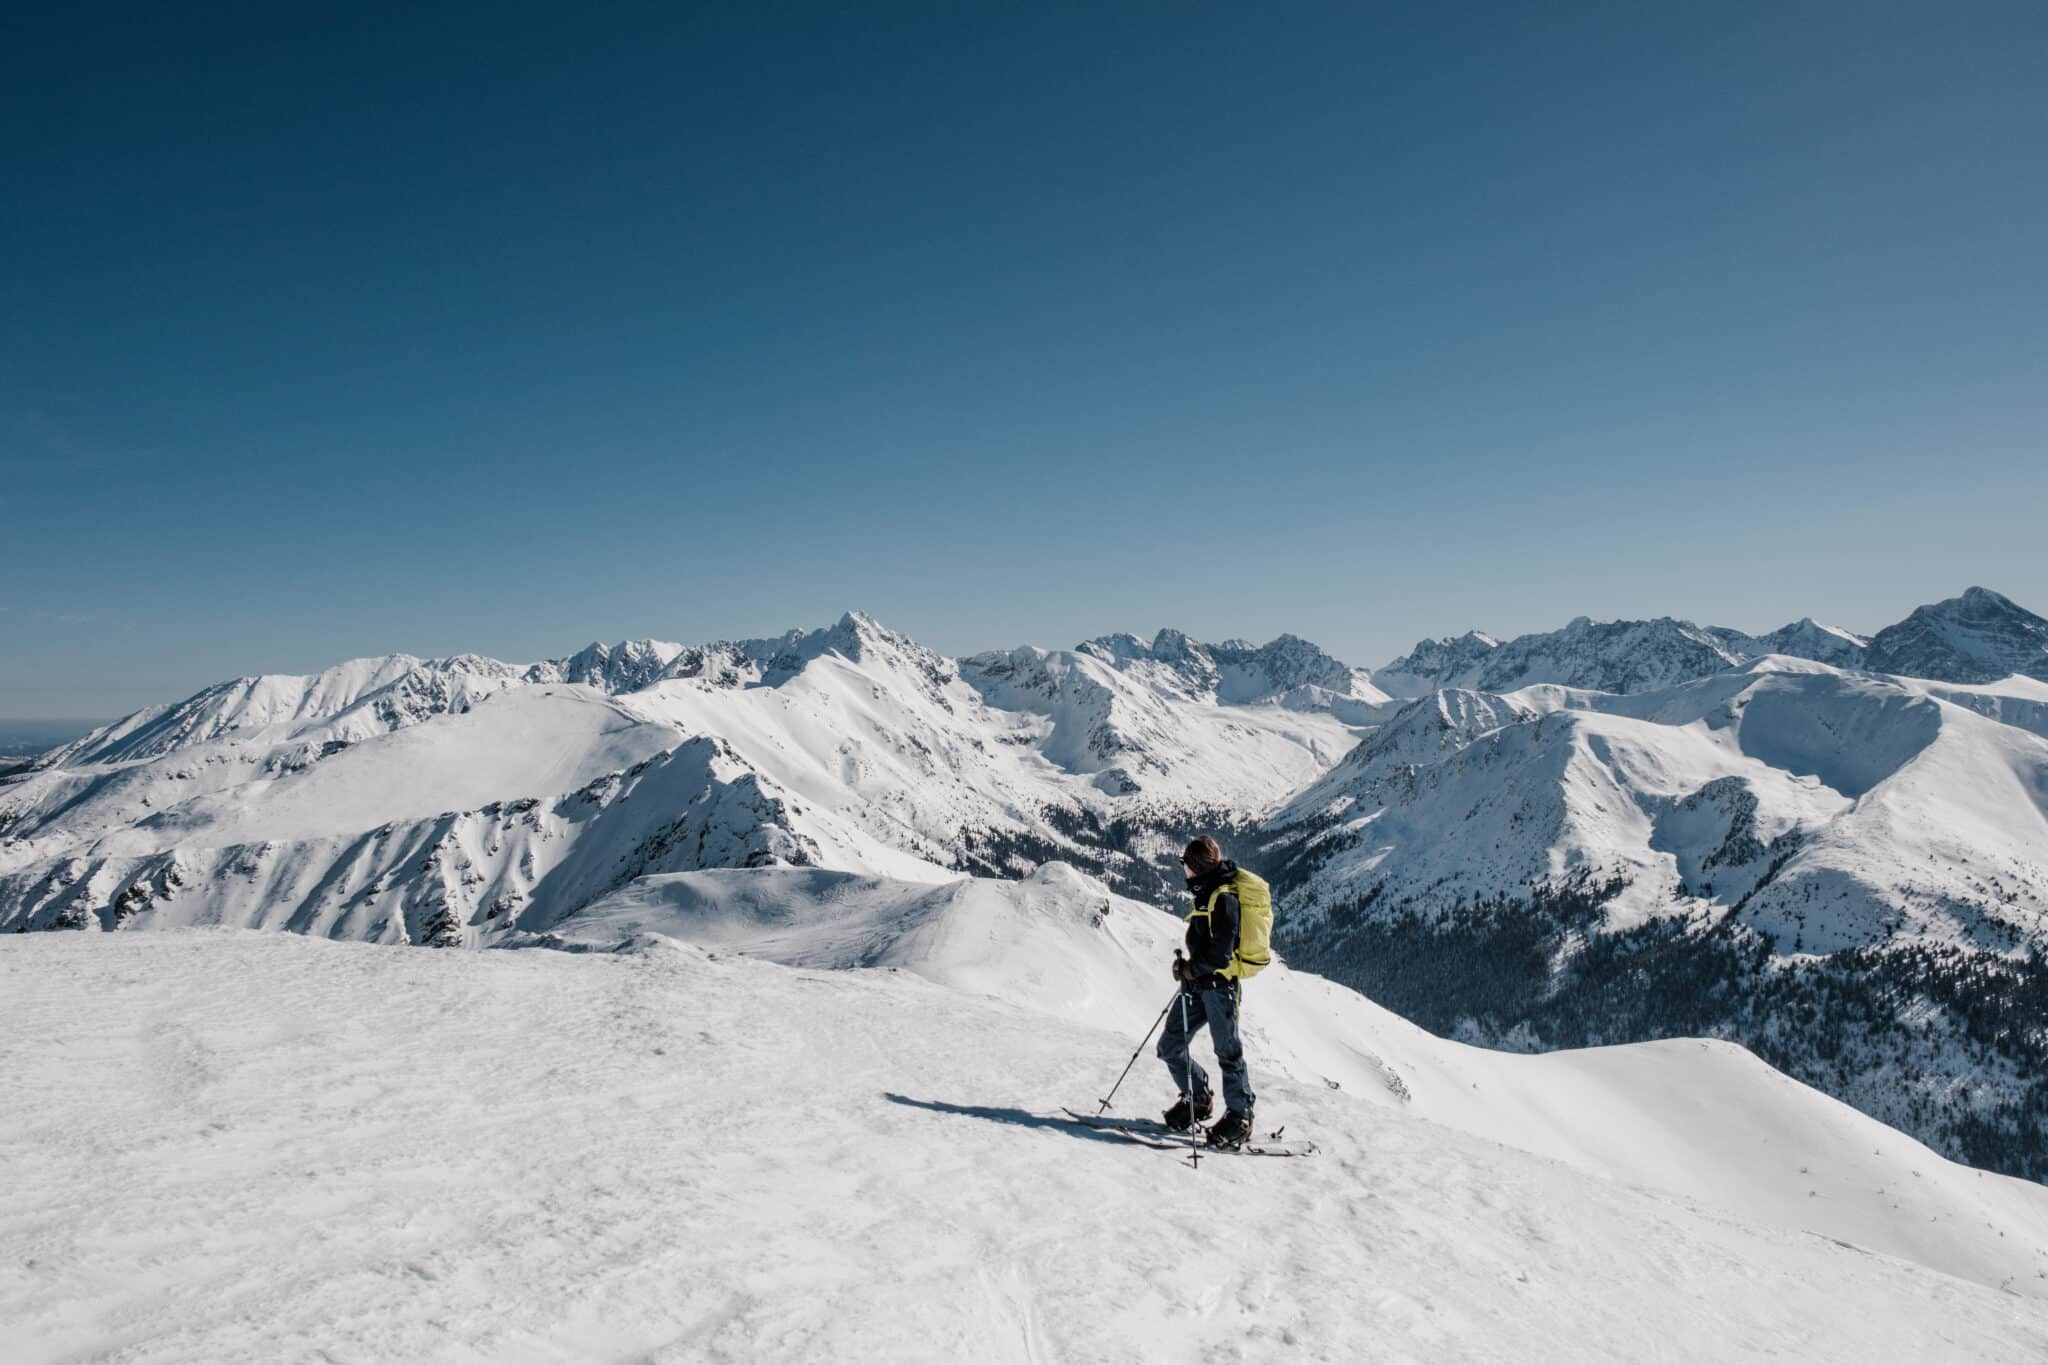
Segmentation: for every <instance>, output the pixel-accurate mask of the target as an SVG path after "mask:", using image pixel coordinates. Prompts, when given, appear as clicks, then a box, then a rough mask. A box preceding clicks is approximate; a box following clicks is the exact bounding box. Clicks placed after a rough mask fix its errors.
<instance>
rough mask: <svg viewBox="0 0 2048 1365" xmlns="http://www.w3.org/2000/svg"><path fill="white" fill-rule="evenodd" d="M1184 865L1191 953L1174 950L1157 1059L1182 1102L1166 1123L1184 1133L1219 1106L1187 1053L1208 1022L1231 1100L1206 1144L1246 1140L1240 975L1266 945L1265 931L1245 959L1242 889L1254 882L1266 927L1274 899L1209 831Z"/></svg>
mask: <svg viewBox="0 0 2048 1365" xmlns="http://www.w3.org/2000/svg"><path fill="white" fill-rule="evenodd" d="M1180 865H1181V870H1182V871H1183V872H1185V873H1186V874H1187V883H1188V890H1189V891H1190V892H1191V893H1193V895H1194V898H1195V904H1194V908H1193V909H1192V910H1190V911H1189V912H1188V914H1187V924H1188V932H1187V958H1186V959H1185V960H1183V959H1182V958H1181V957H1180V956H1179V955H1178V954H1176V955H1175V956H1174V959H1173V976H1174V980H1176V981H1178V982H1180V998H1179V999H1178V1000H1176V1001H1175V1002H1174V1003H1173V1004H1172V1005H1170V1006H1168V1007H1167V1011H1166V1027H1165V1029H1164V1030H1163V1031H1162V1032H1161V1033H1160V1035H1159V1057H1160V1060H1162V1061H1164V1062H1165V1063H1166V1069H1167V1070H1168V1071H1170V1072H1172V1073H1173V1083H1174V1084H1175V1085H1177V1086H1179V1087H1180V1101H1179V1103H1177V1104H1175V1105H1174V1106H1173V1108H1171V1109H1169V1110H1167V1111H1166V1124H1167V1126H1168V1127H1169V1128H1172V1129H1173V1130H1174V1131H1176V1132H1182V1133H1184V1132H1186V1131H1188V1130H1189V1129H1190V1128H1192V1127H1193V1126H1194V1125H1196V1124H1197V1123H1202V1122H1206V1121H1207V1119H1208V1117H1209V1115H1210V1114H1211V1113H1213V1112H1214V1111H1215V1106H1216V1099H1215V1095H1214V1093H1213V1092H1212V1091H1211V1090H1210V1089H1209V1077H1208V1074H1207V1073H1206V1072H1204V1071H1203V1070H1202V1066H1201V1063H1199V1062H1197V1061H1195V1059H1194V1058H1193V1057H1191V1056H1189V1055H1188V1044H1189V1043H1190V1042H1191V1041H1192V1040H1193V1037H1194V1032H1195V1030H1197V1029H1199V1028H1201V1027H1202V1026H1203V1025H1204V1024H1207V1025H1208V1026H1209V1041H1210V1042H1212V1043H1214V1044H1215V1047H1216V1061H1217V1063H1218V1064H1219V1065H1221V1067H1222V1068H1223V1102H1224V1104H1225V1105H1226V1106H1227V1109H1226V1111H1225V1113H1224V1115H1223V1118H1222V1119H1221V1121H1219V1122H1218V1123H1217V1124H1216V1126H1215V1127H1214V1128H1211V1129H1210V1130H1209V1145H1210V1146H1212V1147H1241V1146H1243V1145H1244V1141H1245V1139H1246V1138H1248V1137H1250V1136H1251V1133H1252V1084H1251V1075H1250V1073H1249V1072H1248V1071H1247V1070H1246V1068H1245V1064H1244V1040H1243V1039H1242V1038H1240V1037H1239V1036H1238V1028H1237V1016H1238V1000H1239V997H1240V994H1241V988H1242V983H1243V977H1245V976H1247V975H1250V974H1251V973H1252V972H1256V971H1257V970H1258V969H1259V968H1261V967H1263V966H1265V965H1266V964H1265V958H1266V956H1267V952H1266V947H1265V941H1264V935H1263V934H1260V935H1258V936H1257V937H1258V940H1259V941H1258V944H1257V948H1256V960H1255V961H1252V962H1250V963H1248V962H1247V960H1246V959H1245V958H1244V957H1243V956H1241V955H1240V953H1239V951H1238V950H1239V946H1240V944H1239V933H1238V931H1239V919H1240V916H1241V915H1243V913H1244V907H1243V905H1242V903H1241V900H1242V899H1243V898H1241V897H1240V896H1239V894H1238V892H1239V890H1240V889H1241V888H1242V887H1245V886H1253V887H1255V888H1256V890H1255V891H1253V892H1250V893H1248V894H1250V895H1254V896H1256V897H1257V899H1258V900H1259V902H1260V905H1261V907H1262V909H1263V911H1264V920H1265V923H1264V925H1263V926H1262V927H1263V928H1264V929H1266V930H1267V931H1268V932H1270V927H1271V924H1272V913H1271V912H1272V900H1271V898H1270V896H1269V895H1268V894H1267V892H1266V884H1265V883H1264V882H1262V881H1260V880H1259V879H1258V878H1257V877H1254V876H1252V875H1251V874H1250V873H1243V874H1240V873H1239V871H1238V867H1237V864H1236V863H1233V862H1229V861H1227V860H1226V859H1225V858H1224V857H1223V850H1222V849H1220V848H1218V847H1217V846H1216V841H1215V840H1214V839H1212V838H1210V837H1209V836H1208V835H1206V834H1205V835H1203V836H1202V837H1201V838H1199V839H1197V840H1195V841H1194V842H1193V843H1191V844H1189V845H1188V846H1187V849H1186V851H1185V852H1183V853H1182V854H1181V859H1180Z"/></svg>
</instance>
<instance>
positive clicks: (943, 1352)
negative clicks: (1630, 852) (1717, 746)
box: [0, 933, 2048, 1365]
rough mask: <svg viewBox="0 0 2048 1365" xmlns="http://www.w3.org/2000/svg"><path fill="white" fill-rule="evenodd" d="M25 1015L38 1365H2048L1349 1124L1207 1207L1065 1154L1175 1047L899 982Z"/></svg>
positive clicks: (1631, 1197)
mask: <svg viewBox="0 0 2048 1365" xmlns="http://www.w3.org/2000/svg"><path fill="white" fill-rule="evenodd" d="M0 981H4V991H5V995H6V998H7V999H8V1000H9V1002H10V1019H11V1022H13V1024H14V1025H15V1027H13V1028H10V1029H9V1030H8V1031H7V1032H6V1033H5V1035H4V1036H0V1066H4V1069H5V1072H6V1074H7V1075H8V1076H9V1077H10V1080H11V1087H10V1089H11V1093H10V1103H9V1104H8V1105H7V1106H6V1107H5V1108H4V1109H0V1160H4V1162H5V1164H6V1168H7V1170H8V1171H9V1173H10V1176H11V1177H12V1178H11V1179H10V1180H9V1181H8V1182H6V1185H5V1188H4V1189H0V1256H4V1257H5V1258H6V1262H7V1264H8V1265H9V1266H10V1268H11V1273H10V1274H9V1275H8V1276H7V1277H5V1279H4V1280H0V1322H4V1323H5V1324H6V1327H7V1340H8V1354H9V1358H10V1360H13V1361H19V1362H22V1365H35V1363H36V1362H44V1361H56V1360H62V1359H79V1358H93V1359H104V1360H109V1361H120V1362H134V1363H136V1365H140V1363H142V1362H162V1361H199V1360H204V1361H208V1362H233V1361H272V1360H281V1359H306V1358H319V1357H323V1356H324V1357H331V1358H336V1359H382V1360H416V1361H474V1360H494V1361H506V1360H562V1359H593V1358H608V1359H624V1358H631V1359H644V1360H653V1361H685V1360H687V1361H698V1360H748V1361H754V1360H772V1361H798V1360H821V1359H834V1360H867V1359H875V1360H919V1361H923V1360H930V1361H957V1360H961V1359H977V1360H1018V1361H1024V1360H1071V1361H1119V1362H1121V1361H1194V1360H1216V1359H1218V1358H1225V1359H1245V1360H1267V1359H1311V1360H1314V1359H1321V1360H1360V1359H1395V1360H1409V1361H1465V1360H1473V1359H1501V1360H1517V1361H1553V1360H1554V1361H1569V1362H1573V1363H1574V1365H1577V1362H1585V1361H1641V1360H1648V1359H1657V1360H1667V1361H1714V1362H1724V1361H1729V1360H1748V1359H1765V1358H1774V1359H1783V1358H1788V1357H1796V1358H1798V1359H1801V1360H1808V1361H1837V1360H1838V1361H1859V1362H1860V1361H1867V1360H1875V1359H1911V1360H1916V1361H1983V1362H2002V1361H2015V1362H2017V1361H2030V1360H2037V1359H2039V1358H2040V1357H2041V1355H2042V1353H2043V1352H2044V1351H2048V1309H2044V1307H2043V1306H2042V1305H2041V1304H2040V1303H2039V1302H2037V1301H2030V1300H2026V1299H2018V1298H2014V1297H2012V1296H2011V1295H2009V1294H2001V1293H1999V1292H1997V1291H1995V1290H1992V1289H1987V1288H1984V1287H1983V1286H1981V1285H1978V1284H1975V1283H1972V1282H1970V1281H1966V1280H1962V1279H1958V1278H1954V1277H1951V1276H1946V1275H1943V1274H1940V1273H1938V1272H1936V1271H1933V1270H1930V1269H1928V1268H1926V1267H1924V1266H1921V1265H1918V1264H1915V1263H1912V1262H1909V1261H1904V1260H1900V1259H1897V1258H1893V1257H1889V1256H1884V1255H1879V1254H1873V1253H1871V1252H1869V1251H1864V1250H1858V1249H1855V1248H1852V1247H1848V1246H1843V1245H1841V1244H1839V1243H1838V1242H1836V1241H1833V1240H1829V1239H1828V1238H1825V1237H1819V1236H1814V1235H1811V1234H1804V1233H1795V1232H1788V1231H1785V1230H1782V1229H1780V1228H1774V1227H1763V1226H1757V1225H1755V1224H1750V1223H1746V1222H1743V1221H1741V1220H1737V1219H1732V1218H1730V1217H1728V1216H1726V1215H1725V1214H1723V1213H1721V1212H1718V1211H1716V1210H1713V1209H1708V1208H1702V1207H1699V1206H1697V1205H1695V1204H1694V1203H1692V1202H1691V1201H1688V1200H1685V1199H1683V1198H1679V1197H1675V1196H1671V1195H1668V1194H1663V1193H1659V1192H1656V1191H1651V1190H1642V1189H1634V1188H1630V1187H1628V1186H1625V1185H1622V1184H1617V1183H1614V1182H1610V1181H1604V1180H1600V1179H1597V1178H1595V1177H1593V1176H1590V1175H1587V1174H1585V1173H1583V1172H1580V1171H1577V1170H1575V1169H1573V1168H1572V1167H1571V1166H1568V1165H1565V1164H1563V1163H1559V1162H1554V1161H1550V1160H1546V1159H1543V1158H1539V1157H1533V1156H1529V1155H1526V1154H1524V1153H1521V1152H1518V1151H1516V1150H1514V1149H1512V1148H1508V1147H1503V1146H1501V1145H1500V1144H1498V1143H1495V1142H1492V1141H1488V1140H1485V1139H1481V1138H1475V1137H1472V1136H1469V1135H1467V1134H1464V1133H1461V1132H1459V1131H1457V1130H1456V1129H1453V1128H1447V1127H1444V1126H1442V1125H1439V1124H1435V1123H1430V1122H1428V1121H1425V1120H1422V1119H1419V1118H1417V1117H1415V1116H1413V1115H1411V1114H1408V1113H1405V1112H1403V1111H1402V1110H1400V1109H1399V1108H1395V1107H1386V1106H1378V1105H1372V1104H1367V1103H1361V1102H1360V1100H1359V1099H1358V1098H1356V1097H1354V1096H1352V1095H1350V1094H1348V1093H1345V1092H1336V1091H1331V1090H1329V1089H1327V1088H1326V1087H1324V1086H1322V1085H1320V1084H1311V1085H1300V1084H1296V1083H1291V1082H1287V1081H1283V1080H1279V1079H1277V1078H1276V1079H1274V1080H1271V1081H1268V1082H1267V1083H1266V1087H1265V1088H1266V1102H1267V1103H1268V1104H1270V1105H1271V1106H1272V1108H1273V1110H1274V1111H1275V1113H1276V1114H1279V1113H1284V1114H1285V1116H1286V1118H1287V1120H1288V1122H1289V1123H1290V1125H1292V1126H1295V1127H1298V1128H1299V1129H1301V1130H1303V1131H1307V1132H1313V1133H1314V1134H1315V1135H1316V1137H1317V1139H1318V1141H1319V1142H1320V1144H1321V1145H1322V1147H1323V1152H1322V1154H1321V1155H1320V1156H1318V1157H1316V1158H1314V1159H1312V1160H1309V1161H1297V1162H1278V1161H1260V1160H1257V1159H1248V1160H1216V1161H1209V1162H1204V1163H1203V1165H1202V1166H1201V1168H1200V1169H1199V1170H1190V1169H1188V1167H1187V1166H1186V1165H1185V1164H1184V1163H1182V1162H1180V1161H1178V1160H1177V1159H1176V1158H1175V1157H1174V1156H1173V1155H1172V1154H1169V1153H1163V1152H1155V1151H1149V1150H1145V1149H1142V1148H1138V1147H1135V1146H1131V1145H1129V1144H1126V1143H1123V1142H1121V1141H1120V1140H1118V1139H1115V1138H1113V1137H1106V1136H1101V1135H1089V1134H1086V1133H1082V1132H1078V1131H1076V1130H1074V1129H1073V1128H1071V1127H1067V1126H1063V1125H1059V1124H1055V1123H1052V1122H1050V1121H1048V1120H1046V1119H1044V1118H1042V1117H1040V1115H1042V1114H1043V1113H1045V1112H1046V1111H1047V1110H1049V1109H1050V1108H1051V1107H1052V1103H1053V1102H1054V1101H1055V1100H1057V1099H1063V1098H1066V1097H1068V1096H1069V1095H1072V1094H1073V1093H1075V1092H1076V1091H1077V1090H1080V1091H1084V1092H1085V1091H1088V1090H1092V1089H1093V1088H1095V1086H1096V1085H1097V1084H1098V1083H1099V1079H1098V1078H1099V1077H1100V1076H1101V1075H1102V1074H1104V1073H1108V1074H1113V1072H1114V1068H1115V1066H1116V1065H1118V1064H1119V1063H1120V1061H1121V1057H1122V1055H1123V1054H1124V1053H1125V1052H1127V1050H1128V1038H1127V1037H1126V1034H1127V1033H1131V1032H1135V1031H1136V1030H1137V1029H1138V1028H1142V1023H1140V1024H1137V1025H1134V1026H1127V1027H1126V1028H1124V1029H1122V1030H1119V1031H1117V1032H1108V1031H1104V1030H1101V1029H1097V1028H1092V1027H1087V1026H1083V1025H1079V1024H1073V1023H1066V1022H1062V1021H1060V1020H1058V1019H1057V1018H1054V1017H1051V1016H1047V1015H1045V1014H1042V1013H1038V1012H1036V1011H1032V1010H1027V1009H1023V1008H1020V1007H1018V1006H1016V1005H1013V1004H1010V1003H1007V1002H1004V1001H1001V1000H995V999H984V998H976V997H973V996H970V995H965V994H963V993H961V992H959V991H956V990H952V989H948V988H946V987H943V986H939V985H937V984H934V983H932V982H929V981H926V980H923V979H921V978H919V977H916V976H914V975H912V974H910V973H907V972H900V973H893V974H892V973H890V972H887V971H866V972H820V971H812V970H793V969H790V968H785V967H781V966H777V965H774V964H771V963H766V962H759V961H753V960H748V959H745V958H739V957H732V956H728V955H724V954H720V955H718V956H717V957H716V958H713V957H712V956H710V955H708V954H707V953H706V952H705V951H704V950H701V949H697V948H691V947H682V946H655V947H651V948H649V949H647V950H644V951H641V952H637V953H629V954H622V955H614V954H585V955H570V954H561V953H549V952H524V953H481V954H411V953H392V952H388V951H384V950H380V949H377V948H373V947H368V946H363V945H354V944H341V943H329V942H322V941H317V940H308V939H303V938H290V937H283V936H274V935H272V936H255V935H222V934H218V933H206V934H197V933H186V934H175V935H152V936H123V937H121V938H119V939H117V940H112V941H107V942H102V943H93V942H90V941H87V940H83V939H80V938H78V937H76V936H47V935H46V936H32V937H29V938H11V939H8V940H5V941H0ZM82 998H83V999H89V1000H91V1001H92V1002H93V1006H94V1007H93V1008H91V1009H81V1008H80V1004H79V1002H80V1000H81V999H82ZM1909 1178H1910V1177H1909ZM1219 1208H1221V1209H1227V1210H1228V1214H1227V1216H1220V1217H1219V1216H1218V1212H1217V1211H1218V1209H1219Z"/></svg>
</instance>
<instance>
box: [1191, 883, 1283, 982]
mask: <svg viewBox="0 0 2048 1365" xmlns="http://www.w3.org/2000/svg"><path fill="white" fill-rule="evenodd" d="M1226 891H1228V892H1231V893H1232V894H1234V895H1235V896H1236V897H1237V951H1236V952H1235V953H1232V954H1231V956H1230V965H1229V966H1228V967H1225V968H1224V969H1223V970H1222V972H1221V973H1219V975H1222V976H1234V977H1236V978H1238V979H1239V980H1243V979H1244V978H1246V977H1251V976H1257V975H1258V974H1259V973H1260V972H1262V971H1264V970H1265V969H1266V964H1267V963H1269V962H1271V961H1272V960H1273V888H1272V887H1270V886H1268V885H1266V879H1265V878H1264V877H1261V876H1260V875H1259V874H1258V873H1256V872H1247V871H1245V870H1244V869H1243V868H1241V867H1240V868H1239V869H1238V870H1237V875H1236V876H1235V877H1233V878H1231V879H1230V880H1229V881H1227V882H1225V883H1224V884H1223V885H1221V886H1219V887H1217V888H1216V889H1215V890H1214V891H1211V892H1210V893H1209V903H1208V904H1207V905H1205V906H1203V907H1202V909H1201V911H1200V913H1202V914H1204V915H1206V914H1208V913H1209V912H1210V911H1212V910H1214V909H1215V908H1216V898H1217V897H1218V896H1220V895H1222V894H1223V893H1224V892H1226Z"/></svg>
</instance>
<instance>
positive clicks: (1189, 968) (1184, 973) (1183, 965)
mask: <svg viewBox="0 0 2048 1365" xmlns="http://www.w3.org/2000/svg"><path fill="white" fill-rule="evenodd" d="M1173 979H1174V980H1175V981H1178V982H1180V984H1181V985H1183V986H1192V985H1193V984H1194V982H1195V964H1194V963H1192V962H1190V961H1188V960H1187V959H1186V958H1184V957H1182V956H1181V955H1180V954H1179V953H1175V954H1174V955H1173Z"/></svg>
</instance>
